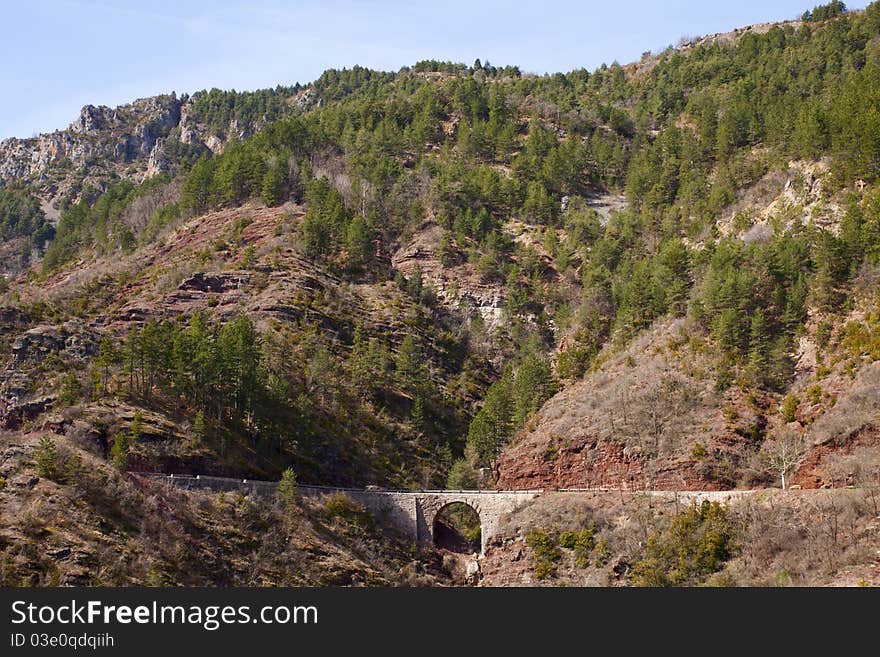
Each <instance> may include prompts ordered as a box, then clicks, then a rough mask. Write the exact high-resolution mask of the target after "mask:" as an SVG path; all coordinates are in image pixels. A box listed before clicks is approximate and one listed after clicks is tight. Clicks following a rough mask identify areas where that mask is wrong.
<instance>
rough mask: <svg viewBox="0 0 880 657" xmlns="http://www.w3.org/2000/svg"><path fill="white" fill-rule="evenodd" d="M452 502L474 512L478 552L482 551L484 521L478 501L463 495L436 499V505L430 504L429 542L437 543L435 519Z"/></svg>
mask: <svg viewBox="0 0 880 657" xmlns="http://www.w3.org/2000/svg"><path fill="white" fill-rule="evenodd" d="M453 504H463V505H465V506H466V507H468V508H469V509H470V510H471V511H473V512H474V513H475V514H476V516H477V520H478V521H479V523H480V553H482V552H483V546H484V545H485V537H484V536H483V533H484V531H485V527H486V522H485V519H484V517H483V513H482V511H481V509H480V503H479V502H478V501H477V500H472V499H467V498H463V497H462V498H448V499H442V500H438V503H437V504H436V505H432V506H433V509H432V513H431V520H430V524H428V527H429V529H430V531H431V544H432V545H435V546H436V545H437V534H436V532H437V520H438V519H439V517H440V514H441V513H443V511H444V510H445V509H448V508H449V507H450V506H452V505H453Z"/></svg>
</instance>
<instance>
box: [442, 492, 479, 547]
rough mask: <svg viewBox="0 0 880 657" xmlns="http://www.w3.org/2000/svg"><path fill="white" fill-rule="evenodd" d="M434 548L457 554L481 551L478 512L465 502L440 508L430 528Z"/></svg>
mask: <svg viewBox="0 0 880 657" xmlns="http://www.w3.org/2000/svg"><path fill="white" fill-rule="evenodd" d="M431 530H432V535H433V537H434V547H437V548H440V549H441V550H448V551H449V552H457V553H459V554H473V553H474V552H477V553H479V552H480V551H481V550H482V544H481V540H482V524H481V522H480V514H479V512H478V511H477V510H476V509H475V508H474V507H472V506H471V505H470V504H467V503H465V502H450V503H449V504H445V505H444V506H442V507H440V509H439V510H438V511H437V514H436V515H435V516H434V526H433V527H432V528H431Z"/></svg>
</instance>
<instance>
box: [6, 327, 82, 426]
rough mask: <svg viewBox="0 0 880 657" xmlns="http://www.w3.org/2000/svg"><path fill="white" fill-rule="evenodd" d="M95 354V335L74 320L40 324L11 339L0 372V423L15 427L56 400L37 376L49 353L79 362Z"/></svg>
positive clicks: (68, 361) (65, 360)
mask: <svg viewBox="0 0 880 657" xmlns="http://www.w3.org/2000/svg"><path fill="white" fill-rule="evenodd" d="M96 353H97V338H96V336H95V335H94V334H93V333H90V332H89V331H87V330H86V328H85V327H84V326H83V325H82V324H81V323H80V322H77V321H70V322H67V323H65V324H64V325H62V326H49V325H40V326H36V327H34V328H32V329H29V330H27V331H25V332H23V333H21V334H19V335H18V336H16V338H15V340H13V342H12V346H11V354H10V357H9V361H8V362H7V364H6V368H5V370H4V371H3V372H2V374H0V426H2V427H3V428H7V429H10V428H14V427H17V426H19V425H20V424H21V423H22V422H23V421H25V420H28V419H32V418H33V417H36V416H37V415H39V414H40V413H42V412H43V411H45V410H47V409H48V408H49V407H50V406H51V405H52V403H53V402H54V401H55V396H54V394H47V393H46V392H45V391H44V390H43V387H42V383H43V382H42V381H41V380H40V378H39V373H40V366H41V364H42V363H43V362H44V361H45V360H46V359H47V358H49V357H50V356H51V355H53V354H54V355H55V356H56V357H58V358H60V359H61V360H62V361H64V362H67V363H80V362H83V361H84V360H85V359H87V358H89V357H90V356H94V355H95V354H96Z"/></svg>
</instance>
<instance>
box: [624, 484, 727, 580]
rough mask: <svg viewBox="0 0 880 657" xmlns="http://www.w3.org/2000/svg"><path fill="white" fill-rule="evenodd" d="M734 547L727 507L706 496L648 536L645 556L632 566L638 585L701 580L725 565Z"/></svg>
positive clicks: (634, 578)
mask: <svg viewBox="0 0 880 657" xmlns="http://www.w3.org/2000/svg"><path fill="white" fill-rule="evenodd" d="M732 549H733V524H732V522H731V520H730V518H729V517H728V514H727V509H726V508H725V507H723V506H721V505H720V504H719V503H718V502H709V501H708V500H704V501H703V503H702V504H701V505H700V506H697V505H696V504H694V505H693V506H691V508H689V509H687V510H686V511H683V512H681V513H679V514H678V515H676V516H675V517H674V518H673V519H672V523H671V524H670V526H669V528H668V529H667V530H666V531H664V532H656V533H654V534H651V535H650V536H649V537H648V543H647V549H646V554H645V557H644V558H643V559H641V560H639V561H637V562H636V563H635V565H634V566H633V575H632V577H633V583H634V584H635V585H636V586H685V585H693V584H698V583H700V582H702V581H704V580H705V579H706V578H707V577H708V576H709V575H711V574H712V573H715V572H717V571H719V570H721V568H722V567H723V566H724V563H725V561H726V560H727V559H729V558H730V556H731V552H732Z"/></svg>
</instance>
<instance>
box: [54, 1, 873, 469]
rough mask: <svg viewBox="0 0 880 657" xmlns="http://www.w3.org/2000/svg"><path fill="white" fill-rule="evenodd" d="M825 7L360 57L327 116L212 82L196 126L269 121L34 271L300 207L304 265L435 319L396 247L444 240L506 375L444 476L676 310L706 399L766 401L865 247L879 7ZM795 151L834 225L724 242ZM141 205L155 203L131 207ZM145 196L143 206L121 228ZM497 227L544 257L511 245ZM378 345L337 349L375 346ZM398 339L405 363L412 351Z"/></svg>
mask: <svg viewBox="0 0 880 657" xmlns="http://www.w3.org/2000/svg"><path fill="white" fill-rule="evenodd" d="M832 4H833V3H832ZM835 6H836V5H835ZM829 7H830V8H829V9H827V10H826V9H822V8H817V9H814V10H813V11H812V12H810V16H809V17H805V18H804V21H803V22H801V23H800V24H785V25H781V26H774V27H772V28H770V29H768V30H767V31H765V32H759V31H746V32H745V33H744V34H742V35H741V36H739V37H738V38H737V39H736V40H735V41H733V42H730V43H728V42H726V41H724V40H712V39H709V40H704V41H701V42H700V43H699V44H698V45H694V46H688V47H686V48H682V49H680V50H672V49H670V50H668V51H666V52H664V53H661V54H660V55H658V56H657V57H656V58H649V59H651V60H652V61H651V62H650V65H648V64H649V63H648V62H647V61H644V62H642V63H640V64H639V65H632V66H628V67H622V66H619V65H616V64H615V65H612V66H610V67H609V66H603V67H601V68H599V69H597V70H595V71H592V72H590V71H586V70H583V69H581V70H577V71H572V72H569V73H567V74H561V73H560V74H555V75H547V76H532V75H523V74H522V73H521V72H520V71H519V70H518V69H516V68H515V67H504V68H498V67H494V66H491V65H489V64H488V63H487V64H485V65H484V64H482V63H480V62H479V61H477V62H475V63H474V65H473V66H464V65H457V64H450V63H444V62H420V63H418V64H416V65H415V66H414V67H412V68H407V69H402V70H401V71H399V72H397V73H383V72H376V71H370V70H368V69H364V68H360V67H355V68H354V69H351V70H342V71H328V72H326V73H325V74H324V75H323V76H322V77H321V78H320V79H319V80H318V81H316V82H315V83H314V85H312V89H313V91H314V93H315V94H316V96H317V98H318V99H319V100H320V103H315V104H311V105H307V106H304V107H299V108H298V109H294V108H293V106H292V105H291V104H290V103H289V102H288V101H289V100H290V99H291V98H292V96H293V95H294V94H295V93H298V92H299V91H301V90H300V89H299V88H296V87H289V88H278V89H276V90H267V91H265V92H257V93H254V94H239V93H236V92H219V91H216V90H213V91H211V92H205V93H204V94H202V95H200V96H199V97H198V99H197V102H196V103H195V105H194V108H195V109H194V113H195V115H196V116H197V118H198V120H201V121H204V122H207V123H209V124H212V125H216V126H217V127H223V126H228V125H229V123H230V122H232V121H245V122H253V121H258V122H260V121H265V122H266V124H265V125H264V127H263V128H262V129H261V130H259V131H258V132H257V133H256V134H254V135H253V136H251V137H249V138H247V139H244V140H233V141H231V142H230V143H229V144H228V145H227V146H226V148H225V149H224V150H223V152H222V153H220V154H217V155H210V154H207V153H206V154H204V155H202V156H201V157H200V158H199V159H198V160H197V161H195V162H194V163H193V165H192V168H191V169H189V170H187V171H182V172H181V173H180V174H179V175H178V176H177V178H176V179H174V180H168V179H165V178H159V179H154V180H152V181H149V182H147V183H144V184H143V185H141V186H135V185H133V184H131V183H118V184H114V185H113V186H111V187H110V188H109V189H108V190H107V192H106V193H105V194H104V195H103V196H101V197H100V198H98V199H97V200H94V201H93V202H88V201H83V202H81V203H79V204H77V205H74V206H72V207H71V208H69V209H67V210H66V211H65V212H64V214H63V215H62V218H61V221H60V223H59V225H58V230H57V235H56V238H55V240H54V241H53V242H52V244H51V245H50V247H49V249H48V251H47V253H46V257H45V259H44V261H43V270H44V272H46V273H48V272H50V271H53V270H54V269H56V268H58V267H60V266H62V265H64V264H65V263H66V262H68V261H70V260H71V259H73V258H75V257H77V256H79V255H83V254H85V253H88V252H89V251H90V250H95V251H97V252H98V253H103V254H107V253H112V252H113V251H114V250H116V249H121V250H123V251H126V250H131V249H133V248H134V247H135V246H136V245H138V244H145V243H148V242H149V241H150V240H151V239H153V237H154V236H155V234H157V232H158V227H161V226H165V225H168V224H173V223H174V222H175V221H177V220H178V219H180V218H186V217H190V216H195V215H201V214H204V213H206V212H208V211H211V210H217V209H223V208H233V207H238V206H241V205H242V204H244V203H247V202H255V203H262V204H265V205H266V206H271V207H275V206H279V205H282V204H284V203H287V202H295V203H304V204H305V208H306V210H305V214H304V216H303V218H302V219H301V221H299V222H298V223H297V225H296V227H295V238H294V243H295V247H296V250H297V252H298V254H300V255H301V256H302V257H305V258H307V259H308V260H310V261H311V262H312V263H314V264H315V265H317V266H320V267H322V268H323V269H325V270H326V271H328V272H331V273H332V274H334V275H337V276H339V277H341V278H342V279H344V280H345V281H347V282H350V283H353V284H362V283H381V282H385V281H389V280H392V279H395V278H396V280H397V282H398V283H399V284H400V286H401V287H402V288H403V289H405V290H406V291H407V293H409V294H410V295H411V296H412V298H413V300H414V301H416V302H418V303H424V304H425V305H426V306H430V305H431V292H430V287H429V286H427V285H426V286H423V281H422V278H421V276H420V275H418V276H414V277H413V278H412V279H409V280H407V279H406V277H403V276H402V275H401V274H400V273H399V272H395V271H394V269H393V267H391V266H389V260H390V257H389V256H390V254H391V253H393V252H394V251H395V250H397V249H398V248H399V247H400V246H402V245H403V244H406V243H407V241H408V240H410V239H411V238H412V237H413V235H416V234H418V233H419V232H420V231H421V230H423V229H424V228H425V227H426V226H434V227H437V229H438V230H439V232H440V239H439V242H438V244H437V256H438V258H439V259H440V261H441V262H442V264H443V266H444V267H445V268H447V269H449V270H458V271H465V272H468V273H474V274H476V275H477V276H478V277H479V279H480V281H481V282H482V283H484V284H486V285H494V286H497V287H498V288H499V289H502V290H503V292H504V310H505V321H506V322H507V328H508V333H507V335H506V336H502V337H501V338H500V340H507V342H506V343H505V344H504V346H503V348H502V349H501V350H500V351H501V352H503V353H504V355H505V356H507V357H509V359H510V361H511V363H510V366H509V367H507V368H504V367H500V368H498V377H499V380H498V381H497V382H496V383H495V384H493V385H492V386H491V387H488V390H487V393H486V397H485V401H484V404H483V405H482V406H481V407H480V408H479V409H457V410H461V411H463V414H464V415H473V421H472V423H471V426H470V430H469V431H468V440H467V445H466V446H465V449H464V457H465V460H464V461H460V462H459V463H458V465H457V466H456V469H455V481H457V482H459V483H462V482H467V481H473V480H474V478H475V477H476V473H477V471H478V468H491V466H492V464H493V461H494V460H495V457H496V456H497V454H498V452H499V450H500V449H502V448H503V447H504V445H505V444H506V442H507V441H509V440H510V438H511V437H512V436H513V435H514V434H515V433H516V432H517V431H518V430H519V429H520V428H521V427H522V426H523V423H524V422H525V420H526V417H527V416H528V415H529V414H531V413H534V412H535V411H536V410H537V409H538V408H539V407H540V404H541V403H542V402H543V401H544V400H546V399H547V397H549V396H550V395H551V394H553V391H554V390H555V389H556V384H557V380H558V379H562V380H564V379H571V378H577V377H580V376H582V375H583V374H584V373H585V372H587V371H588V370H589V369H590V367H591V366H592V365H593V364H594V362H595V359H596V357H597V355H598V354H599V353H600V352H601V351H602V350H603V349H604V348H605V347H607V346H608V345H609V344H610V345H620V344H624V343H626V342H627V341H628V340H630V339H632V338H633V337H635V336H636V335H637V334H639V332H641V331H643V330H644V329H646V328H647V327H649V326H650V325H651V324H652V323H653V322H654V321H655V320H657V319H658V318H660V317H662V316H664V315H673V316H681V317H687V318H688V319H689V320H690V322H691V326H693V328H694V330H695V331H699V332H700V333H701V334H702V335H703V336H705V337H707V338H708V339H709V340H710V341H711V343H712V344H713V346H714V347H716V348H717V352H718V358H717V360H718V367H717V371H718V373H719V374H718V377H717V379H718V381H717V383H718V387H719V388H721V389H723V388H725V387H727V386H730V385H732V384H734V383H735V382H736V383H739V384H742V385H749V386H753V387H754V389H755V390H759V391H762V392H767V391H769V392H772V393H779V392H783V391H784V390H785V389H786V387H787V385H788V384H789V382H790V380H791V374H792V367H793V362H792V352H793V347H794V344H795V342H796V340H797V338H798V336H799V335H800V334H802V332H803V331H804V327H805V323H806V321H807V318H808V315H809V312H810V310H814V311H816V312H820V313H835V312H839V311H842V310H844V309H846V308H847V307H848V305H852V303H853V293H852V290H853V288H852V284H853V280H854V279H855V278H856V277H857V276H858V275H859V273H860V271H861V270H862V268H863V267H864V266H869V267H870V266H875V265H877V258H878V256H880V201H878V199H880V195H878V188H877V179H878V174H880V110H878V107H880V95H878V94H880V4H876V3H875V4H872V5H870V6H869V7H868V8H867V9H866V10H865V11H863V12H858V13H847V12H844V11H843V10H842V7H838V8H837V9H835V8H834V7H832V6H830V5H829ZM642 64H644V65H642ZM790 160H809V161H816V160H823V161H824V162H825V164H827V166H828V170H829V171H830V174H829V175H828V176H826V177H825V178H823V180H822V186H821V190H820V191H818V192H817V194H818V195H819V197H820V199H821V201H822V202H828V203H830V202H831V201H832V200H833V201H834V202H835V203H840V204H842V205H843V206H844V211H843V213H842V217H841V218H840V221H839V222H838V223H839V226H838V225H834V226H829V225H824V226H823V225H819V224H818V223H817V222H814V221H811V220H810V218H809V217H806V216H802V215H804V214H805V213H802V212H800V211H799V209H798V208H796V207H795V208H792V209H790V211H788V212H787V214H786V213H779V214H778V215H777V216H775V217H773V220H772V221H771V222H770V224H771V225H770V228H769V230H768V231H765V232H763V233H760V234H756V235H755V236H752V237H749V239H747V240H746V239H742V237H743V235H744V233H745V232H746V231H747V230H749V229H750V228H751V226H752V223H753V219H754V218H753V217H751V216H750V215H748V213H745V214H741V213H740V214H736V215H735V216H734V218H733V220H732V223H733V229H732V232H731V231H728V232H727V233H723V232H722V230H721V228H720V225H721V223H722V222H721V220H722V219H725V220H726V219H727V218H728V215H730V214H733V207H734V204H735V203H736V202H737V201H738V200H740V199H741V198H742V196H743V193H744V191H745V190H748V189H751V188H753V187H755V186H756V185H757V183H759V181H761V180H762V179H764V178H765V177H766V176H768V175H770V174H771V173H772V172H774V171H780V170H785V169H786V168H787V163H788V162H789V161H790ZM178 190H179V193H178ZM609 192H616V193H623V194H625V196H626V198H627V200H628V208H627V209H626V210H623V211H619V212H612V213H610V215H609V216H604V217H603V216H600V215H599V214H598V213H597V212H596V210H595V209H594V208H592V207H591V206H590V200H591V199H592V198H593V197H594V196H596V195H597V194H603V193H609ZM157 195H164V196H163V197H162V199H163V200H162V201H161V202H158V203H155V204H154V205H155V207H153V205H150V204H149V203H146V202H145V201H143V199H155V198H157ZM139 200H140V202H141V203H142V207H147V208H149V216H148V217H147V218H146V220H144V218H143V217H141V218H140V219H138V220H136V221H135V220H134V219H133V215H132V213H131V208H132V207H134V205H135V204H136V203H137V202H139ZM144 204H145V205H144ZM136 214H137V213H136ZM140 214H141V215H142V214H143V213H140ZM782 215H785V216H782ZM514 225H517V226H526V227H529V228H530V229H533V230H534V233H535V234H537V235H540V236H541V238H542V240H541V243H536V242H534V241H533V242H529V241H528V240H522V239H520V240H517V239H514V236H513V232H512V228H511V227H512V226H514ZM439 316H440V313H438V314H437V315H435V316H434V318H433V320H432V321H438V322H439V321H440V320H439V319H438V317H439ZM372 337H374V336H364V335H361V336H360V342H359V345H346V346H347V347H348V346H351V348H352V350H353V353H363V352H364V350H367V351H369V349H368V348H367V347H365V346H364V345H365V344H369V341H370V339H371V338H372ZM563 338H565V339H566V340H567V344H566V346H567V348H566V349H565V351H564V352H562V353H560V354H559V356H558V358H556V359H555V362H553V363H552V367H551V365H549V364H548V363H547V362H546V361H547V360H548V357H549V355H550V354H552V353H554V352H555V350H556V348H558V347H559V346H560V344H561V341H562V339H563ZM394 349H395V350H396V358H398V359H400V358H403V359H404V361H403V362H402V363H401V367H400V369H401V371H408V370H409V367H410V366H409V365H407V360H412V359H414V357H413V356H412V345H411V344H409V343H406V344H403V343H401V344H397V345H395V346H394ZM186 353H189V352H186ZM389 354H390V352H389ZM401 354H403V356H402V355H401ZM407 354H409V356H407ZM374 355H375V354H374ZM389 357H390V355H389ZM415 360H417V359H415ZM368 380H369V377H367V378H366V379H363V384H364V385H365V386H366V385H368ZM172 387H176V383H173V384H172ZM417 388H418V387H417ZM424 393H425V390H424V389H414V390H410V391H408V392H407V393H406V394H407V395H409V397H410V399H411V400H412V403H411V408H410V409H409V412H410V414H411V418H410V419H411V420H412V421H413V425H414V426H415V425H420V424H422V423H423V421H424V417H425V412H426V406H430V405H431V403H433V401H436V403H437V404H438V405H439V404H441V403H442V401H440V400H433V401H432V400H429V399H428V398H427V397H426V396H425V394H424ZM217 395H218V398H220V399H224V400H225V399H227V398H226V397H224V396H223V395H222V394H221V393H220V392H217ZM188 403H192V404H195V403H196V402H195V400H188ZM440 433H442V432H440ZM446 444H447V445H449V446H450V449H452V448H453V447H454V448H455V449H456V450H459V449H461V447H462V445H460V444H457V443H455V441H447V443H446ZM456 455H458V454H456Z"/></svg>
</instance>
